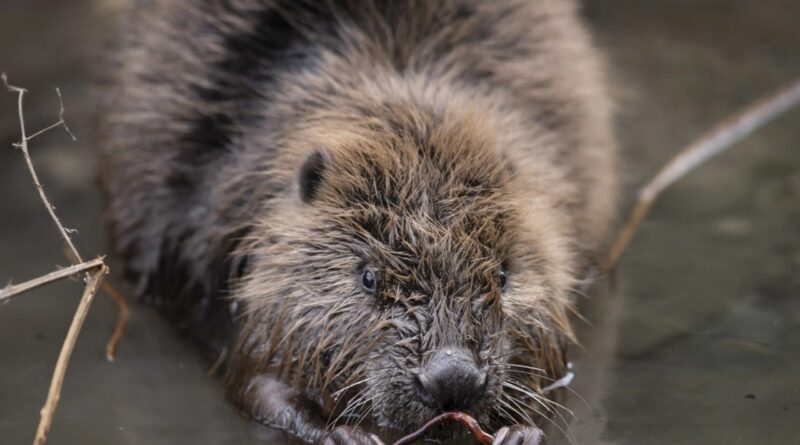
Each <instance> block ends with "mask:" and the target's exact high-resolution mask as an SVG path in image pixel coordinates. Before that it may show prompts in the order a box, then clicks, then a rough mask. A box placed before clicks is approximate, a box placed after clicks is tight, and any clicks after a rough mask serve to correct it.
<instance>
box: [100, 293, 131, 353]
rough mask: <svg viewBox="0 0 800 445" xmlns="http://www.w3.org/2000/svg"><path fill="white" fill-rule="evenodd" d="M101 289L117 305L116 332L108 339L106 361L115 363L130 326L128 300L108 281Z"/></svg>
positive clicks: (112, 332)
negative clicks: (120, 343) (126, 328)
mask: <svg viewBox="0 0 800 445" xmlns="http://www.w3.org/2000/svg"><path fill="white" fill-rule="evenodd" d="M101 288H102V289H103V292H105V293H106V294H107V295H108V296H109V297H111V299H113V300H114V302H116V303H117V321H116V323H114V330H113V331H111V337H109V338H108V342H107V343H106V360H108V361H110V362H113V361H114V359H115V358H116V355H117V346H118V345H119V342H120V340H122V335H123V334H124V333H125V327H126V326H127V325H128V312H129V310H128V300H127V299H126V298H125V295H124V294H123V293H121V292H120V291H118V290H117V289H116V288H115V287H114V286H112V285H111V283H109V282H108V281H103V283H102V284H101Z"/></svg>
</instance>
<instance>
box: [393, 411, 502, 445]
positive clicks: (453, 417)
mask: <svg viewBox="0 0 800 445" xmlns="http://www.w3.org/2000/svg"><path fill="white" fill-rule="evenodd" d="M445 420H449V421H452V422H458V423H460V424H461V425H463V426H464V428H466V429H468V430H469V432H470V434H472V437H474V438H475V440H477V441H478V442H480V443H482V444H484V445H492V441H494V437H492V435H491V434H489V433H487V432H486V431H484V430H482V429H481V426H480V425H479V424H478V421H477V420H475V419H474V418H473V417H472V416H470V415H469V414H467V413H462V412H450V413H443V414H439V415H438V416H436V417H434V418H433V419H431V420H429V421H427V422H426V423H425V425H422V426H421V427H420V429H418V430H416V431H414V432H413V433H411V434H409V435H407V436H403V437H401V438H400V439H398V440H397V442H395V443H394V444H392V445H409V444H412V443H414V442H416V441H418V440H420V439H421V438H422V436H424V435H425V433H427V432H428V431H429V430H430V429H431V428H433V427H435V426H436V425H438V424H440V423H442V422H444V421H445Z"/></svg>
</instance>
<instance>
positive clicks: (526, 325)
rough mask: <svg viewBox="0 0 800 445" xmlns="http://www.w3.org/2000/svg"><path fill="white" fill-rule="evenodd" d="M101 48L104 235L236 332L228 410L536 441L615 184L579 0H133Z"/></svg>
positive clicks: (174, 304) (340, 425)
mask: <svg viewBox="0 0 800 445" xmlns="http://www.w3.org/2000/svg"><path fill="white" fill-rule="evenodd" d="M113 61H114V63H113V64H112V67H111V68H110V69H109V70H108V72H107V76H106V82H107V84H106V85H105V86H104V88H103V89H102V90H101V91H102V96H103V99H102V102H101V103H100V105H99V107H98V109H99V110H100V111H101V117H100V120H101V125H100V128H99V133H98V135H99V138H100V139H99V143H98V146H99V163H98V165H99V176H100V182H101V186H102V190H103V193H104V196H105V212H104V215H105V219H106V221H107V225H108V229H109V233H110V238H111V245H112V248H113V251H114V252H115V254H116V255H117V256H118V257H119V259H120V261H121V262H122V264H123V266H124V267H123V268H124V271H125V276H126V277H128V278H129V279H130V280H131V282H132V283H133V284H134V286H133V287H134V288H135V291H136V293H137V294H139V295H141V296H143V297H145V298H147V299H149V300H150V301H152V302H155V303H157V304H159V305H160V306H161V307H163V308H164V309H165V311H166V313H168V314H169V315H170V316H172V317H173V318H174V319H175V320H176V321H177V323H179V324H180V325H181V326H183V327H185V328H186V329H187V330H188V331H190V332H193V333H196V334H197V336H198V337H199V338H203V339H204V340H205V341H207V342H208V344H214V345H216V348H220V347H223V345H226V344H229V345H230V350H231V351H232V353H231V354H228V357H229V359H228V360H227V363H226V377H225V381H226V383H227V389H228V394H229V395H230V399H231V400H232V401H233V402H234V403H235V405H236V406H237V407H238V408H239V409H240V410H241V411H242V412H243V413H245V414H246V415H247V416H249V417H250V418H251V419H254V420H255V421H257V422H259V423H261V424H264V425H268V426H272V427H276V428H279V429H282V430H285V431H287V432H289V433H290V434H291V435H293V436H296V437H297V438H300V439H302V440H304V441H307V442H320V443H336V444H364V443H379V442H380V440H379V439H378V438H377V437H376V436H375V435H373V434H371V433H368V432H366V429H364V428H361V427H359V426H355V425H357V424H359V423H360V422H361V421H368V422H370V423H371V424H372V425H373V427H374V428H377V429H383V430H393V431H398V432H408V431H409V430H413V429H414V428H415V427H416V426H418V425H420V424H421V423H422V422H424V421H426V420H428V419H430V418H431V417H432V416H434V415H436V414H437V413H439V412H442V411H447V410H462V411H466V412H468V413H470V414H471V415H473V416H475V417H476V418H477V419H478V420H479V422H481V424H482V425H485V426H488V427H491V428H492V429H493V431H496V432H497V434H496V440H495V443H498V444H499V443H502V444H505V445H512V444H522V443H524V444H528V445H530V444H534V443H539V441H540V438H541V434H540V431H539V430H538V429H536V427H535V424H536V423H537V422H539V421H540V420H541V419H542V417H547V415H548V413H550V412H552V409H553V404H552V400H551V398H553V397H556V394H557V391H556V392H552V393H547V391H545V390H544V389H545V388H546V387H547V386H548V385H550V384H551V383H552V382H553V381H555V380H557V379H559V378H560V377H562V376H563V375H564V373H565V372H566V364H567V359H566V355H565V348H566V346H567V345H568V344H569V343H570V342H571V341H572V330H571V327H570V320H569V315H570V312H571V311H572V310H573V304H572V300H571V296H570V292H571V289H573V287H574V286H575V284H576V283H577V280H578V277H579V276H580V272H581V269H582V268H583V267H584V266H585V265H587V264H588V262H589V261H590V260H591V258H592V256H593V255H594V253H595V252H597V250H598V249H599V248H601V246H602V244H603V242H604V238H605V236H606V232H607V231H608V228H609V226H610V224H611V222H612V219H613V213H614V203H615V188H616V185H615V182H616V180H615V167H614V164H615V156H616V155H615V142H614V137H613V134H612V129H611V124H610V120H611V115H612V105H611V101H610V100H609V95H608V93H607V87H606V80H605V78H606V75H605V69H604V66H603V62H602V60H601V57H600V56H599V55H598V53H597V50H596V49H595V48H594V46H593V45H592V43H591V40H590V38H589V36H588V35H587V31H586V29H585V27H584V26H583V24H582V23H581V20H580V17H579V13H578V11H577V5H576V4H575V2H574V1H572V0H537V1H530V0H497V1H492V2H485V1H479V0H441V1H436V2H431V1H427V0H324V1H323V0H320V1H314V0H142V1H137V2H133V6H132V7H131V8H129V10H128V11H126V12H125V13H124V18H123V20H122V25H121V27H120V32H119V41H118V44H117V46H115V49H114V51H113ZM443 431H444V432H443ZM445 432H447V431H446V428H443V429H442V431H439V433H432V434H433V437H437V436H441V435H443V434H445ZM450 433H452V431H450V432H447V434H450Z"/></svg>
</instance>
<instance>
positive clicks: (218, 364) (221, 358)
mask: <svg viewBox="0 0 800 445" xmlns="http://www.w3.org/2000/svg"><path fill="white" fill-rule="evenodd" d="M227 356H228V348H222V351H220V353H219V355H218V356H217V359H216V360H215V361H214V364H213V365H211V367H210V368H208V372H207V373H206V376H208V377H213V376H214V374H216V373H217V371H219V368H220V367H222V364H223V363H225V357H227Z"/></svg>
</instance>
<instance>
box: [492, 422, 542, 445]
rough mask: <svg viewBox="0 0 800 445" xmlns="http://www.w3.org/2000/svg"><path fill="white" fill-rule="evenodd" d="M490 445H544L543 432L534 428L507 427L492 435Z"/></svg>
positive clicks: (521, 426)
mask: <svg viewBox="0 0 800 445" xmlns="http://www.w3.org/2000/svg"><path fill="white" fill-rule="evenodd" d="M492 445H544V432H543V431H542V430H540V429H539V428H536V427H535V426H524V425H514V426H511V427H508V426H507V427H505V428H500V430H498V431H497V432H496V433H495V434H494V442H492Z"/></svg>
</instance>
